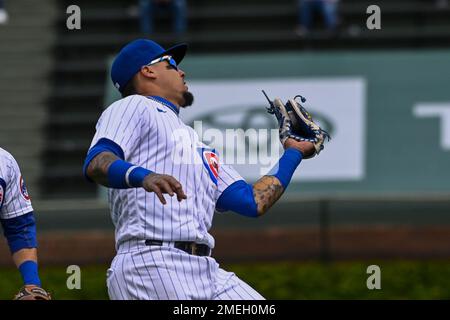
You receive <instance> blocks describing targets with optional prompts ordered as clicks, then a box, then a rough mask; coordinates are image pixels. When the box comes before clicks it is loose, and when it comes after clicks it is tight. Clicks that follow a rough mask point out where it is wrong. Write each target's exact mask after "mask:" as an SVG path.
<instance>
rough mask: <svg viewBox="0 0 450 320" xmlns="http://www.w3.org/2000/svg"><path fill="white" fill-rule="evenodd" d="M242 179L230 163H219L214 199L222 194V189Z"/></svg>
mask: <svg viewBox="0 0 450 320" xmlns="http://www.w3.org/2000/svg"><path fill="white" fill-rule="evenodd" d="M239 180H243V181H245V180H244V178H243V177H242V176H241V175H240V174H239V173H238V172H237V171H236V170H235V169H234V168H233V167H232V166H230V165H227V164H221V165H220V166H219V175H218V177H217V190H216V199H215V201H216V202H217V200H218V199H219V197H220V196H221V195H222V193H223V192H224V190H225V189H226V188H228V187H229V186H230V185H232V184H233V183H235V182H236V181H239Z"/></svg>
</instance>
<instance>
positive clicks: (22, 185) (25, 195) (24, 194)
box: [20, 176, 30, 201]
mask: <svg viewBox="0 0 450 320" xmlns="http://www.w3.org/2000/svg"><path fill="white" fill-rule="evenodd" d="M20 193H21V194H22V197H23V198H24V199H25V200H27V201H29V200H30V195H29V194H28V190H27V187H26V186H25V182H24V181H23V178H22V176H20Z"/></svg>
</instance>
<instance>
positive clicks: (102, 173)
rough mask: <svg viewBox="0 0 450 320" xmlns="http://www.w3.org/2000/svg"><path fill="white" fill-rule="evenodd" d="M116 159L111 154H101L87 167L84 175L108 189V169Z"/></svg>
mask: <svg viewBox="0 0 450 320" xmlns="http://www.w3.org/2000/svg"><path fill="white" fill-rule="evenodd" d="M118 159H119V157H117V156H116V155H115V154H113V153H112V152H107V151H105V152H102V153H99V154H98V155H97V156H96V157H95V158H94V159H92V161H91V162H90V163H89V166H88V167H87V170H86V174H87V176H88V177H89V178H91V179H92V180H94V181H95V182H97V183H99V184H101V185H103V186H105V187H108V169H109V166H110V165H111V163H113V162H114V161H116V160H118Z"/></svg>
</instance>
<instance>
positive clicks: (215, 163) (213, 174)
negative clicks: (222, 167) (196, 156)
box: [198, 148, 219, 185]
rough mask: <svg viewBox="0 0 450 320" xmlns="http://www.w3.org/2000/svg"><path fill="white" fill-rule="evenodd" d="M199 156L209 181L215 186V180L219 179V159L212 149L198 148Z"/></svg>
mask: <svg viewBox="0 0 450 320" xmlns="http://www.w3.org/2000/svg"><path fill="white" fill-rule="evenodd" d="M198 151H199V153H200V156H201V157H202V160H203V165H204V166H205V168H206V170H208V173H209V176H210V178H211V180H212V181H213V182H214V184H215V185H217V178H218V177H219V157H218V156H217V154H216V151H215V150H214V149H207V148H199V150H198Z"/></svg>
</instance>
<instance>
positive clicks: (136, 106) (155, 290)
mask: <svg viewBox="0 0 450 320" xmlns="http://www.w3.org/2000/svg"><path fill="white" fill-rule="evenodd" d="M186 50H187V46H186V45H185V44H180V45H177V46H175V47H172V48H170V49H168V50H164V49H163V48H162V47H161V46H160V45H158V44H157V43H155V42H153V41H150V40H143V39H140V40H135V41H133V42H131V43H129V44H128V45H126V46H125V47H124V48H123V49H122V50H121V52H120V53H119V54H118V55H117V57H116V58H115V60H114V62H113V65H112V70H111V77H112V81H113V83H114V85H115V87H116V88H117V89H118V90H119V91H120V92H121V94H122V96H123V99H121V100H119V101H116V102H114V103H113V104H112V105H111V106H109V107H108V108H107V109H106V110H105V111H104V112H103V114H102V115H101V117H100V119H99V121H98V123H97V126H96V134H95V136H94V138H93V141H92V144H91V147H90V149H89V151H88V154H87V157H86V160H85V163H84V167H83V171H84V174H85V175H86V177H87V178H88V179H90V180H93V181H95V182H97V183H99V184H102V185H104V186H107V187H108V188H109V189H108V193H109V194H108V196H109V205H110V209H111V216H112V220H113V222H114V225H115V228H116V232H115V236H116V249H117V255H116V256H115V258H114V260H113V261H112V264H111V268H110V269H108V273H107V286H108V293H109V296H110V298H111V299H239V300H240V299H264V298H263V297H262V296H261V295H260V294H259V293H258V292H256V291H255V290H254V289H253V288H251V287H250V286H249V285H247V284H246V283H245V282H243V281H242V280H241V279H239V278H238V277H237V276H236V275H235V274H234V273H232V272H227V271H225V270H223V269H221V268H220V267H219V265H218V263H217V262H216V260H215V259H213V258H212V257H211V249H212V248H213V247H214V238H213V237H212V236H211V235H210V234H209V233H208V230H209V229H210V227H211V224H212V218H213V214H214V212H215V210H217V211H234V212H236V213H239V214H242V215H245V216H249V217H257V216H260V215H262V214H264V213H265V212H266V211H267V210H268V209H269V208H270V207H271V206H272V205H273V204H274V203H275V202H276V201H277V200H278V199H279V198H280V196H281V195H282V193H283V192H284V190H285V189H286V187H287V185H288V184H289V182H290V180H291V177H292V175H293V173H294V171H295V169H296V168H297V166H298V165H299V164H300V161H301V160H302V157H303V156H305V157H307V156H309V155H311V154H313V153H314V146H313V144H312V143H311V142H297V141H295V140H294V139H291V138H289V139H287V140H286V142H285V145H284V148H285V153H284V154H283V156H282V157H281V158H280V161H279V163H278V164H277V166H276V168H277V170H274V171H276V173H275V174H271V173H269V174H268V175H266V176H263V177H262V178H261V179H259V180H258V181H257V182H256V183H255V184H254V185H250V184H248V183H246V182H245V181H244V179H243V178H242V177H241V176H240V175H239V174H238V173H237V172H236V171H235V170H234V169H233V168H232V167H231V166H228V165H225V164H222V163H221V162H220V161H219V155H218V154H217V153H216V152H215V151H214V149H211V148H209V147H208V146H206V145H204V144H203V143H202V142H201V141H200V140H199V137H198V136H197V133H196V132H195V131H194V130H193V129H192V128H191V127H189V126H187V125H185V124H184V123H183V122H182V121H181V120H180V118H179V117H178V113H179V112H180V109H181V108H185V107H187V106H189V105H191V104H192V102H193V95H192V94H191V93H190V92H189V91H188V87H187V86H186V83H185V73H184V72H183V71H182V70H181V69H180V68H179V67H178V64H179V63H180V62H181V60H182V59H183V57H184V55H185V53H186ZM175 132H178V133H180V132H183V133H184V134H183V137H184V138H185V139H187V143H183V144H182V146H180V145H179V143H178V142H179V141H178V140H177V138H176V137H175V136H174V133H175ZM177 136H178V137H179V136H180V135H179V134H178V135H177ZM186 154H190V155H191V156H192V157H193V158H195V159H196V160H197V161H191V162H189V161H179V159H178V160H177V156H181V157H183V155H186ZM236 245H238V244H236Z"/></svg>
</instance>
